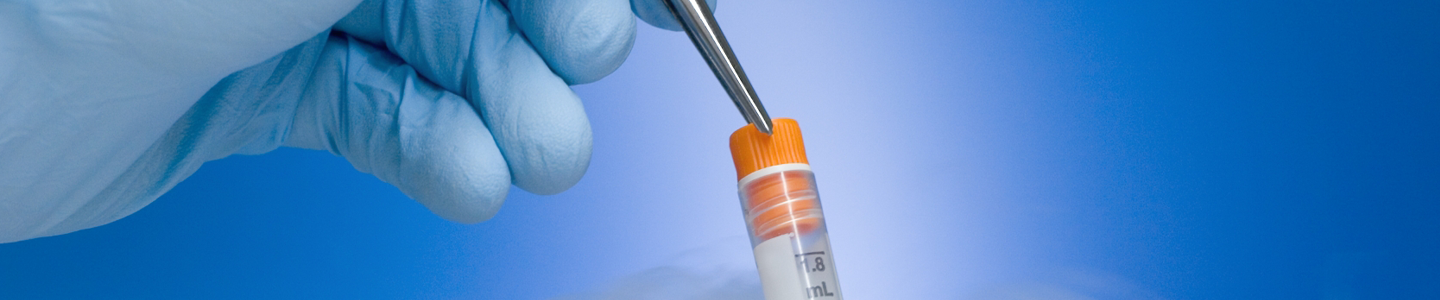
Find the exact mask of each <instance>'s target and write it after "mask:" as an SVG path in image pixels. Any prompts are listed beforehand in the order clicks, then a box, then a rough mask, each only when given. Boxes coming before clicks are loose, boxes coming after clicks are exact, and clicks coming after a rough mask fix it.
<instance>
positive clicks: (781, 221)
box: [730, 119, 843, 300]
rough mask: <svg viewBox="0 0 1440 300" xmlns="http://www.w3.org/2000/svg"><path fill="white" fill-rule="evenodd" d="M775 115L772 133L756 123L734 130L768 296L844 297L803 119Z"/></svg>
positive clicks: (774, 299) (786, 299)
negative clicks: (804, 137)
mask: <svg viewBox="0 0 1440 300" xmlns="http://www.w3.org/2000/svg"><path fill="white" fill-rule="evenodd" d="M774 121H775V127H774V134H773V135H766V134H764V133H761V132H760V131H759V130H756V129H755V126H754V125H745V127H742V128H740V130H736V131H735V133H734V134H731V135H730V153H731V155H732V156H734V158H735V171H736V174H737V175H739V180H740V182H739V186H740V208H741V211H742V212H743V213H744V215H745V225H746V227H747V228H748V229H749V231H750V245H751V246H752V247H754V250H755V266H756V267H757V269H759V271H760V282H761V285H762V287H763V289H764V291H765V299H767V300H799V299H824V300H831V299H834V300H839V299H843V297H841V296H840V283H839V282H838V281H836V276H835V261H834V260H833V259H831V257H833V256H832V255H833V253H832V252H831V251H830V237H829V235H828V234H826V231H825V216H824V214H823V213H821V210H820V194H819V192H818V191H817V190H816V189H815V175H814V173H812V172H811V171H810V163H809V161H808V160H806V159H805V143H804V142H803V141H801V139H800V125H798V124H796V123H795V120H792V119H775V120H774Z"/></svg>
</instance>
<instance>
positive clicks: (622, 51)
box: [505, 0, 635, 85]
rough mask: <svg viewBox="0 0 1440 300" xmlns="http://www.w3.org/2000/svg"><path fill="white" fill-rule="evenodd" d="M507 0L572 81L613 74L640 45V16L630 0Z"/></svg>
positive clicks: (559, 70)
mask: <svg viewBox="0 0 1440 300" xmlns="http://www.w3.org/2000/svg"><path fill="white" fill-rule="evenodd" d="M505 4H506V7H508V8H509V9H510V13H511V15H513V16H514V18H515V24H516V25H517V26H519V27H520V29H521V31H522V32H524V34H525V37H526V39H528V40H529V41H530V44H531V45H532V46H534V47H535V50H536V51H537V52H539V53H540V56H541V57H543V58H545V62H546V63H547V64H548V65H549V66H550V70H552V71H554V72H555V74H556V75H560V78H564V79H565V82H566V83H569V84H572V85H574V84H584V83H591V82H595V81H597V80H600V78H603V77H605V76H606V75H610V73H611V72H614V71H615V69H617V68H620V64H622V63H624V62H625V57H627V56H629V55H630V48H631V47H632V46H634V45H635V17H634V15H632V14H631V12H630V3H629V1H627V0H590V1H572V0H509V1H506V3H505Z"/></svg>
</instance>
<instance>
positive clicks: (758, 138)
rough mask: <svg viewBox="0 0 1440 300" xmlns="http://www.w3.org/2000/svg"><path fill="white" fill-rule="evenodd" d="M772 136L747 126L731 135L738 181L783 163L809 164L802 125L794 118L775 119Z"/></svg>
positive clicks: (731, 154) (731, 151) (731, 149)
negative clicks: (801, 130)
mask: <svg viewBox="0 0 1440 300" xmlns="http://www.w3.org/2000/svg"><path fill="white" fill-rule="evenodd" d="M774 121H775V128H774V130H773V132H774V133H773V134H769V135H767V134H765V133H762V132H760V130H757V129H755V125H754V124H746V125H745V127H740V130H736V131H735V133H733V134H730V156H733V157H734V158H735V175H736V180H739V179H740V178H745V175H750V173H751V172H755V171H757V170H760V169H764V168H767V167H770V166H775V165H782V164H796V163H799V164H809V163H810V161H809V160H806V159H805V142H804V141H802V140H801V139H800V124H798V123H795V120H793V119H785V118H781V119H775V120H774Z"/></svg>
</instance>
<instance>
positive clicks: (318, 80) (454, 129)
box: [285, 35, 510, 223]
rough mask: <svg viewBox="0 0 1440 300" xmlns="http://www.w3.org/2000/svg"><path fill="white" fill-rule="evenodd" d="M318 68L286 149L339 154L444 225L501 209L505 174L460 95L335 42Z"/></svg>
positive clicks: (368, 50)
mask: <svg viewBox="0 0 1440 300" xmlns="http://www.w3.org/2000/svg"><path fill="white" fill-rule="evenodd" d="M315 69H316V71H315V72H314V73H315V74H314V75H313V76H312V77H311V78H312V79H311V80H310V82H309V83H308V86H307V88H306V89H305V92H304V97H303V98H302V99H301V100H300V103H299V104H298V105H297V108H296V113H295V120H294V123H293V125H292V127H291V129H290V134H289V136H288V138H287V140H286V142H285V145H287V146H295V147H301V148H311V149H325V150H329V151H331V152H332V153H335V154H337V155H340V156H343V157H345V159H346V160H349V161H350V163H351V164H353V165H354V166H355V168H356V169H357V170H360V171H362V172H367V173H371V174H374V175H375V176H376V177H378V178H380V179H381V180H384V181H385V182H388V183H390V184H393V185H395V186H396V187H398V188H399V189H400V190H401V191H403V192H405V194H406V195H409V196H410V197H411V198H414V199H415V200H416V201H419V202H420V203H421V204H424V205H425V206H426V207H427V208H429V209H430V210H431V211H432V212H434V213H435V214H437V215H439V216H441V217H444V218H446V219H450V220H453V221H457V222H464V223H474V222H480V221H484V220H486V219H489V218H490V217H491V216H494V214H495V212H496V211H498V210H499V208H500V205H501V204H502V203H503V202H504V200H505V196H506V193H507V192H508V190H509V186H510V174H509V168H508V167H507V166H506V164H505V161H504V158H503V156H502V155H501V153H500V150H499V148H498V147H497V146H496V144H495V140H494V139H493V137H492V136H491V134H490V132H489V131H488V130H487V129H486V126H485V124H484V122H482V121H481V120H480V117H479V116H478V115H476V114H475V109H474V108H473V107H472V106H471V105H470V103H469V102H467V101H466V100H465V99H464V98H461V97H460V96H458V95H455V94H453V93H450V92H448V91H445V90H443V89H441V88H440V87H438V86H436V85H435V84H433V83H431V82H429V81H427V80H425V79H423V78H421V77H419V75H418V74H416V73H415V71H414V69H412V68H411V67H410V66H407V65H405V64H404V63H403V62H402V61H401V60H400V59H399V58H398V57H395V56H394V55H392V54H390V53H389V52H387V51H385V50H383V49H379V48H376V47H375V46H372V45H369V44H366V43H363V42H358V41H354V40H353V39H349V38H347V37H341V36H339V35H332V36H331V37H330V39H329V42H328V43H327V44H326V46H325V49H324V53H323V54H322V56H321V58H320V60H319V62H318V64H317V65H316V67H315Z"/></svg>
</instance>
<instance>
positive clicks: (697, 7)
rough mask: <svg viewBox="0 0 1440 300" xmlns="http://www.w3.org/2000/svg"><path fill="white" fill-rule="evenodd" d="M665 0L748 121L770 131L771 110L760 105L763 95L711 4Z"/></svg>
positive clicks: (700, 1) (686, 0) (756, 127)
mask: <svg viewBox="0 0 1440 300" xmlns="http://www.w3.org/2000/svg"><path fill="white" fill-rule="evenodd" d="M663 1H664V2H665V5H666V6H669V7H670V12H672V13H675V17H676V18H678V19H679V20H680V24H681V25H682V26H684V27H685V34H686V35H689V36H690V41H691V42H694V43H695V48H696V49H698V50H700V55H701V56H704V57H705V62H706V63H708V64H709V65H710V71H713V72H715V78H716V79H719V80H720V85H721V86H724V87H725V93H727V94H730V100H732V101H735V107H736V108H739V109H740V114H741V115H743V116H745V122H749V123H750V124H755V129H759V130H760V132H764V133H765V134H770V131H771V127H772V126H773V124H772V123H771V121H770V114H767V113H765V106H764V105H760V97H756V96H755V88H753V87H751V86H750V79H749V78H746V77H745V70H743V69H741V68H740V61H739V60H737V59H735V53H734V52H730V42H727V41H725V33H723V32H720V24H717V23H715V16H714V15H712V14H710V6H709V5H706V4H705V0H663Z"/></svg>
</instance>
